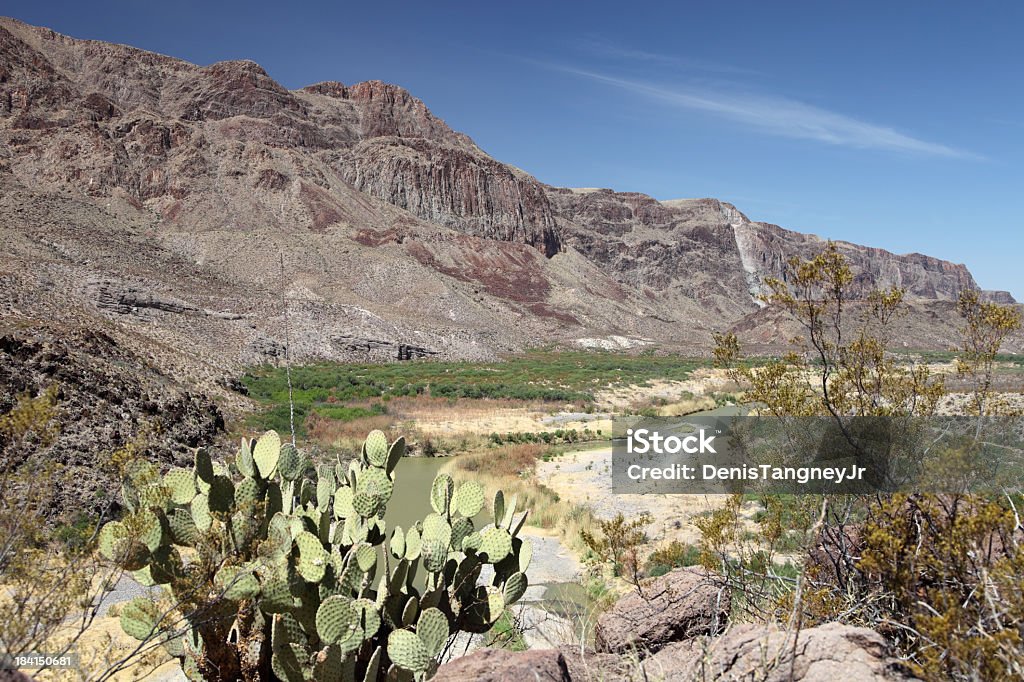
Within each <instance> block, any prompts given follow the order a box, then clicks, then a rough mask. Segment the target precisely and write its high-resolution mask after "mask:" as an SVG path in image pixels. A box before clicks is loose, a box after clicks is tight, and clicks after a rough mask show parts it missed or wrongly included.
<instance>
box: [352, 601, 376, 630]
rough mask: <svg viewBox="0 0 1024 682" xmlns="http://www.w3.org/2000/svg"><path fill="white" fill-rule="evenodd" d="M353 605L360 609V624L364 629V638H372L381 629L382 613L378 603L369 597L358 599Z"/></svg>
mask: <svg viewBox="0 0 1024 682" xmlns="http://www.w3.org/2000/svg"><path fill="white" fill-rule="evenodd" d="M352 606H353V607H355V608H356V609H358V610H359V624H360V627H362V629H363V638H364V639H370V638H372V637H373V636H374V635H376V634H377V631H378V630H380V613H378V612H377V605H376V604H375V603H373V602H372V601H370V600H369V599H356V600H355V601H353V602H352Z"/></svg>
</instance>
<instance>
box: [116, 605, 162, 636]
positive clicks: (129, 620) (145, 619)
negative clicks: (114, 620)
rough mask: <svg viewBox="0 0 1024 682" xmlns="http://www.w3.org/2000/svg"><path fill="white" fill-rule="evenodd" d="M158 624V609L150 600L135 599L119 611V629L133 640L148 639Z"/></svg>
mask: <svg viewBox="0 0 1024 682" xmlns="http://www.w3.org/2000/svg"><path fill="white" fill-rule="evenodd" d="M159 624H160V608H159V607H158V606H157V605H156V603H154V602H153V600H151V599H145V598H143V597H136V598H135V599H132V600H131V601H130V602H128V603H127V604H125V606H124V608H123V609H122V610H121V629H122V630H124V631H125V633H126V634H128V635H130V636H132V637H134V638H135V639H138V640H145V639H148V638H149V637H150V636H152V635H153V633H154V632H155V631H156V629H157V626H158V625H159Z"/></svg>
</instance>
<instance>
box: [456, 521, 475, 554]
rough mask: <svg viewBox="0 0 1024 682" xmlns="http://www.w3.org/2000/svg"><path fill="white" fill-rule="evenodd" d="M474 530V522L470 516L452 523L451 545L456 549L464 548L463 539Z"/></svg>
mask: <svg viewBox="0 0 1024 682" xmlns="http://www.w3.org/2000/svg"><path fill="white" fill-rule="evenodd" d="M472 532H473V522H472V521H470V520H469V519H468V518H461V519H458V520H457V521H455V523H453V524H452V540H451V546H452V547H453V548H455V549H459V550H461V549H462V541H463V540H464V539H465V538H466V537H468V536H469V535H470V534H471V533H472Z"/></svg>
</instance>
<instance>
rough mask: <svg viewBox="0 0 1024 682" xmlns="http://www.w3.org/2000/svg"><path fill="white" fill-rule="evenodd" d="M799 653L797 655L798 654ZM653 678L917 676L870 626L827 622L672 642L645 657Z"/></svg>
mask: <svg viewBox="0 0 1024 682" xmlns="http://www.w3.org/2000/svg"><path fill="white" fill-rule="evenodd" d="M794 652H795V656H794ZM643 668H644V673H645V677H646V679H648V680H652V681H653V680H673V682H675V681H676V680H679V681H685V680H719V679H721V680H760V681H761V682H836V681H837V680H857V681H858V682H883V681H885V682H895V681H897V680H899V681H906V680H914V679H917V678H915V677H914V676H913V675H912V674H910V672H909V671H908V670H907V669H906V668H905V667H904V666H903V665H902V664H901V663H900V662H899V661H898V660H896V659H895V658H893V657H892V656H891V655H890V650H889V645H888V643H887V642H886V641H885V638H883V637H882V636H881V635H880V634H878V633H877V632H875V631H874V630H870V629H868V628H861V627H854V626H851V625H844V624H841V623H827V624H825V625H819V626H817V627H813V628H807V629H805V630H801V631H800V632H799V635H798V636H795V635H794V633H791V632H787V631H785V630H782V629H779V628H778V627H777V626H774V625H772V626H765V625H752V624H741V625H736V626H734V627H732V628H730V629H729V631H728V632H726V633H725V634H723V635H721V636H719V637H714V638H711V637H701V638H698V639H694V640H690V641H687V642H677V643H675V644H671V645H669V646H667V647H665V648H664V649H662V650H661V651H659V652H658V653H657V654H655V655H654V656H651V657H650V658H648V659H646V660H645V661H644V662H643Z"/></svg>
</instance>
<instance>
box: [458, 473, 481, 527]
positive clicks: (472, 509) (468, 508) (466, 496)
mask: <svg viewBox="0 0 1024 682" xmlns="http://www.w3.org/2000/svg"><path fill="white" fill-rule="evenodd" d="M452 503H453V506H454V507H455V511H457V512H459V513H460V514H462V515H463V516H465V517H466V518H467V519H469V518H473V517H474V516H476V515H477V514H479V513H480V510H481V509H483V508H484V489H483V486H481V485H480V484H479V483H477V482H476V481H466V482H465V483H463V484H462V485H460V486H459V487H458V489H457V490H456V491H455V499H454V500H453V501H452Z"/></svg>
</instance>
